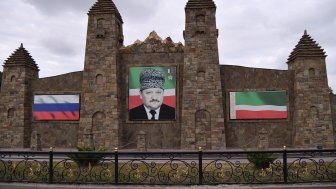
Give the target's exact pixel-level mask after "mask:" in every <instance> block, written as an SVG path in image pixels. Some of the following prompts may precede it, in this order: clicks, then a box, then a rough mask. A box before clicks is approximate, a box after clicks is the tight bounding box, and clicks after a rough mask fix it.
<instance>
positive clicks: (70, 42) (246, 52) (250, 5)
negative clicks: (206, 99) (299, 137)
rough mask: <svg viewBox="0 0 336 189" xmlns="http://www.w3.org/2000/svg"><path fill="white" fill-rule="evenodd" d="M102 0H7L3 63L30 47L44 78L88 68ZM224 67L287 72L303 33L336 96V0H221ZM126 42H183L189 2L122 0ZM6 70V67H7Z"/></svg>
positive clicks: (2, 11)
mask: <svg viewBox="0 0 336 189" xmlns="http://www.w3.org/2000/svg"><path fill="white" fill-rule="evenodd" d="M95 1H96V0H0V20H1V27H0V61H1V62H2V63H3V62H4V60H6V59H7V58H8V57H9V56H10V55H11V53H12V52H13V51H14V50H15V49H17V48H18V47H19V46H20V43H23V45H24V47H25V48H26V49H27V50H28V51H29V52H30V54H31V55H32V56H33V58H34V59H35V61H36V62H37V64H38V65H39V67H40V77H48V76H54V75H59V74H64V73H68V72H73V71H80V70H83V66H84V52H85V39H86V27H87V11H88V10H89V9H90V7H91V6H92V5H93V4H94V2H95ZM214 1H215V3H216V5H217V28H218V29H219V38H218V42H219V55H220V63H221V64H230V65H241V66H247V67H259V68H270V69H284V70H286V69H287V64H286V61H287V58H288V56H289V54H290V53H291V51H292V50H293V48H294V47H295V45H296V44H297V43H298V41H299V39H300V38H301V37H302V35H303V32H304V30H305V29H307V31H308V34H309V35H310V36H312V38H313V39H314V40H316V41H317V43H319V45H321V46H322V48H324V49H325V51H326V53H327V55H328V57H327V70H328V79H329V86H331V87H332V88H333V90H334V92H335V91H336V65H335V64H336V38H335V34H333V33H334V32H335V31H336V1H335V0H214ZM114 2H115V4H116V5H117V8H118V9H119V12H120V14H121V15H122V17H123V21H124V25H123V28H124V37H125V45H130V44H132V43H133V42H134V41H135V40H137V39H140V40H144V39H145V38H146V37H147V36H148V34H149V33H150V32H151V31H153V30H155V31H156V32H157V33H158V35H159V36H161V37H162V38H166V37H168V36H170V37H171V38H172V39H173V41H174V42H179V41H180V42H182V43H184V41H183V29H184V21H185V13H184V7H185V4H186V2H187V0H114ZM0 70H2V67H1V68H0Z"/></svg>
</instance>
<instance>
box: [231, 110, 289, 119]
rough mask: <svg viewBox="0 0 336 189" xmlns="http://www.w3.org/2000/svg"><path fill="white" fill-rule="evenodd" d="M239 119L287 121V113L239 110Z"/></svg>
mask: <svg viewBox="0 0 336 189" xmlns="http://www.w3.org/2000/svg"><path fill="white" fill-rule="evenodd" d="M236 116H237V119H261V118H263V119H265V118H266V119H286V118H287V111H271V110H265V111H248V110H237V111H236Z"/></svg>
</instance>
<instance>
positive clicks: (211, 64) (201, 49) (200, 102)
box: [181, 0, 226, 150]
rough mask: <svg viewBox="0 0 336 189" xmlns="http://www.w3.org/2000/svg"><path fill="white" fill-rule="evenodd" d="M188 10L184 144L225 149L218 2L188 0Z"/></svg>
mask: <svg viewBox="0 0 336 189" xmlns="http://www.w3.org/2000/svg"><path fill="white" fill-rule="evenodd" d="M185 12H186V25H185V31H184V34H183V35H184V39H185V49H184V67H183V69H184V73H183V95H182V122H181V146H182V148H183V149H191V150H193V149H195V148H198V147H204V148H205V149H221V148H225V146H226V145H225V138H224V136H225V133H224V131H225V128H224V114H223V99H222V88H221V79H220V78H221V77H220V66H219V58H218V44H217V38H218V30H217V27H216V5H215V3H214V2H213V1H212V0H189V1H188V3H187V5H186V7H185Z"/></svg>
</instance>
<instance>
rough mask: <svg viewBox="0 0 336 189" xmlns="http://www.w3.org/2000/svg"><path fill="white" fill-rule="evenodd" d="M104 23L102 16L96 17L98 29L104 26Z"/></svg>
mask: <svg viewBox="0 0 336 189" xmlns="http://www.w3.org/2000/svg"><path fill="white" fill-rule="evenodd" d="M104 24H105V19H104V18H98V19H97V28H98V29H102V28H103V27H104Z"/></svg>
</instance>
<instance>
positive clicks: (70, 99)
mask: <svg viewBox="0 0 336 189" xmlns="http://www.w3.org/2000/svg"><path fill="white" fill-rule="evenodd" d="M54 103H79V95H35V96H34V104H54Z"/></svg>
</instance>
